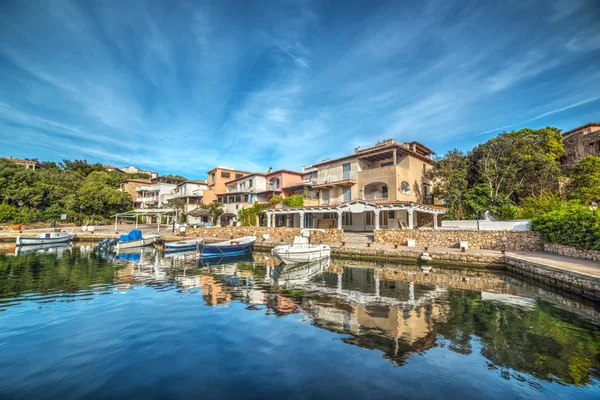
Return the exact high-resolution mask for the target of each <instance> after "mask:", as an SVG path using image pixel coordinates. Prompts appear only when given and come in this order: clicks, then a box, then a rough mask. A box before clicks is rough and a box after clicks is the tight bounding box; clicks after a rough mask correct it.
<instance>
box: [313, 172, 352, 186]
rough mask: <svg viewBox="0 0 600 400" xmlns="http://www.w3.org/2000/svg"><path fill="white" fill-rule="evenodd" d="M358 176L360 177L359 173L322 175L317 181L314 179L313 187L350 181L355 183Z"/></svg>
mask: <svg viewBox="0 0 600 400" xmlns="http://www.w3.org/2000/svg"><path fill="white" fill-rule="evenodd" d="M357 175H358V174H357V173H354V174H343V173H342V174H329V175H322V176H317V177H316V179H313V180H312V184H313V185H323V184H327V183H335V182H342V181H349V180H353V181H355V180H356V177H357Z"/></svg>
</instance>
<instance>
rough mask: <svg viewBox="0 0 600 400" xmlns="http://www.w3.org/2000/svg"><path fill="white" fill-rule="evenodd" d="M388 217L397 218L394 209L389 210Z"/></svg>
mask: <svg viewBox="0 0 600 400" xmlns="http://www.w3.org/2000/svg"><path fill="white" fill-rule="evenodd" d="M388 218H389V219H394V218H396V213H395V212H394V211H388Z"/></svg>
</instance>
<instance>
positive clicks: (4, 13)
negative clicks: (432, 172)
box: [0, 0, 600, 179]
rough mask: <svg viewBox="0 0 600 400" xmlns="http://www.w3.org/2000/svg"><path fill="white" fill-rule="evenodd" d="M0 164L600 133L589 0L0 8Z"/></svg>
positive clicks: (192, 163)
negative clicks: (536, 132)
mask: <svg viewBox="0 0 600 400" xmlns="http://www.w3.org/2000/svg"><path fill="white" fill-rule="evenodd" d="M0 37H1V38H2V40H1V41H0V156H7V155H11V156H13V157H20V158H25V157H27V158H38V159H40V160H51V161H60V160H62V159H65V158H68V159H87V160H88V161H90V162H100V163H102V164H111V165H116V166H119V167H125V166H129V165H135V166H138V167H141V168H148V169H151V170H154V171H158V172H160V173H161V174H168V173H177V174H181V175H184V176H186V177H188V178H195V179H205V178H206V173H207V171H208V170H210V169H211V168H212V167H214V166H216V165H224V166H232V167H235V168H237V169H242V170H249V171H265V170H267V169H268V168H269V167H273V168H274V169H279V168H288V169H294V170H299V169H300V168H301V166H302V165H306V164H311V163H315V162H318V161H321V160H323V159H328V158H329V159H331V158H334V157H339V156H343V155H346V154H349V153H351V152H352V151H353V148H354V147H356V146H363V147H364V146H366V145H369V144H374V143H376V142H377V141H379V140H383V139H388V138H395V139H396V140H398V141H400V142H407V141H413V140H417V141H419V142H421V143H423V144H425V145H426V146H428V147H430V148H431V149H433V150H434V151H435V152H436V153H438V154H443V153H444V152H445V151H447V150H449V149H452V148H455V147H456V148H459V149H462V150H469V149H470V148H472V147H473V146H474V145H476V144H478V143H481V142H484V141H486V140H487V139H489V138H491V137H494V136H496V135H497V134H499V133H501V132H502V131H504V130H513V129H520V128H523V127H531V128H540V127H544V126H556V127H558V128H560V129H563V130H564V131H566V130H569V129H572V128H576V127H578V126H580V125H583V124H585V123H587V122H591V121H600V90H599V89H600V1H597V0H568V1H558V0H553V1H546V0H541V1H534V0H519V1H512V0H507V1H503V2H490V1H479V0H476V1H464V0H463V1H451V0H427V1H418V2H415V1H406V2H404V1H400V0H396V1H387V2H385V1H383V2H380V1H373V0H369V1H366V0H365V1H356V2H354V1H348V0H345V1H343V2H342V1H314V2H311V1H304V0H298V1H288V0H286V1H264V2H262V1H251V0H248V1H237V0H230V1H224V2H219V1H216V0H215V1H205V2H203V1H197V0H194V1H177V0H173V1H166V0H165V1H152V0H143V1H135V0H127V1H122V0H118V1H116V0H105V1H62V0H52V1H39V0H1V1H0Z"/></svg>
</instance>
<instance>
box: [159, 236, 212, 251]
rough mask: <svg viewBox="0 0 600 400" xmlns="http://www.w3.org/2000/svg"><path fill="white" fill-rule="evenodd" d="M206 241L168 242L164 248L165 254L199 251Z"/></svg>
mask: <svg viewBox="0 0 600 400" xmlns="http://www.w3.org/2000/svg"><path fill="white" fill-rule="evenodd" d="M203 241H204V239H190V240H179V241H177V242H166V243H165V244H164V246H163V248H164V250H165V252H169V253H170V252H175V251H188V250H197V249H198V247H199V246H200V245H201V244H202V242H203Z"/></svg>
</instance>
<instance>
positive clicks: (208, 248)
mask: <svg viewBox="0 0 600 400" xmlns="http://www.w3.org/2000/svg"><path fill="white" fill-rule="evenodd" d="M255 240H256V238H254V239H253V240H251V241H248V242H245V243H243V242H242V243H239V244H236V243H237V242H236V241H235V240H232V241H230V242H228V243H229V244H224V243H211V244H206V243H202V244H200V245H199V246H198V250H199V251H200V258H221V257H231V256H241V255H244V254H248V253H251V252H252V250H253V249H254V242H255Z"/></svg>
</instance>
